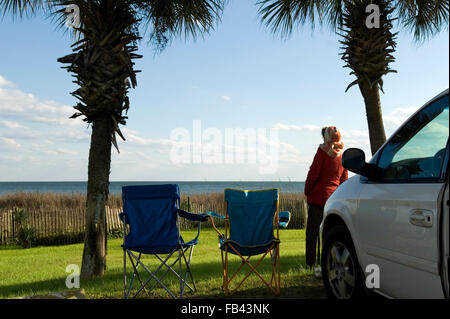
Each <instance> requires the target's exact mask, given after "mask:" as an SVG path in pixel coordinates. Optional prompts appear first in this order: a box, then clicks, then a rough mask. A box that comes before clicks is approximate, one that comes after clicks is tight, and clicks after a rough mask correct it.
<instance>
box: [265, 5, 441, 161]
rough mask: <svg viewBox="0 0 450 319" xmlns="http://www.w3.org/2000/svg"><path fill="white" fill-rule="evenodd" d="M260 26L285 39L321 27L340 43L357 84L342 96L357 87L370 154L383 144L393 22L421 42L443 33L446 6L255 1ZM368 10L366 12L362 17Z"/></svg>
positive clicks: (394, 44) (352, 84)
mask: <svg viewBox="0 0 450 319" xmlns="http://www.w3.org/2000/svg"><path fill="white" fill-rule="evenodd" d="M370 4H375V5H377V6H378V7H377V8H378V9H379V16H378V17H379V25H377V26H376V27H372V23H369V24H367V23H366V22H367V20H368V19H369V22H373V21H371V20H370V19H372V18H373V17H372V16H371V15H372V13H373V11H371V10H367V8H368V6H369V5H370ZM257 5H258V6H259V12H258V13H259V14H260V16H261V21H262V22H263V23H264V24H265V25H266V26H267V27H268V28H269V29H271V30H272V32H273V33H280V34H281V36H282V37H287V36H289V35H290V34H291V33H292V30H293V28H294V27H295V26H297V25H303V24H304V23H305V22H310V23H311V24H312V26H313V27H314V25H315V23H316V22H319V24H322V23H323V22H326V23H327V24H328V26H329V27H330V28H331V29H332V31H333V32H337V33H338V34H339V35H340V36H341V37H342V41H339V42H340V43H341V44H342V47H341V49H342V50H343V52H342V53H341V55H342V59H343V60H344V62H345V63H346V64H345V67H348V68H350V69H351V70H352V72H351V73H350V74H351V75H354V76H355V77H356V80H355V81H353V82H352V83H350V85H349V86H348V87H347V89H346V91H347V90H348V89H349V88H350V87H352V86H354V85H358V86H359V89H360V91H361V94H362V96H363V98H364V103H365V106H366V115H367V122H368V128H369V139H370V145H371V151H372V154H374V153H375V152H376V151H377V150H378V149H379V147H380V146H381V145H382V144H383V143H384V142H385V140H386V136H385V132H384V126H383V119H382V112H381V103H380V93H379V91H380V90H381V91H382V92H383V76H384V75H386V74H388V73H391V72H396V71H395V70H392V69H391V68H390V67H389V64H390V63H391V62H393V61H394V60H395V59H394V57H393V55H392V54H393V53H394V52H395V48H396V42H395V40H396V35H397V33H393V31H392V30H393V22H394V21H395V20H398V23H399V25H400V27H402V28H404V29H406V30H408V31H409V32H412V33H413V35H414V39H415V40H416V41H417V42H421V41H423V40H426V39H427V38H430V37H432V36H434V35H435V34H437V33H439V32H440V31H441V30H442V29H443V28H444V27H445V26H447V28H448V19H449V0H391V1H390V0H259V1H257ZM366 10H367V11H366Z"/></svg>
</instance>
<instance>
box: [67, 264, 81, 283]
mask: <svg viewBox="0 0 450 319" xmlns="http://www.w3.org/2000/svg"><path fill="white" fill-rule="evenodd" d="M66 272H68V273H70V275H69V276H67V277H66V287H67V288H69V289H72V288H77V289H78V288H80V267H78V265H75V264H70V265H67V267H66Z"/></svg>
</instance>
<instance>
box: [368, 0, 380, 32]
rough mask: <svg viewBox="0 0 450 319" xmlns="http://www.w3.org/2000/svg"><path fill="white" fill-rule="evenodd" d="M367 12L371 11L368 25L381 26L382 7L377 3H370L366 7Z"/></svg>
mask: <svg viewBox="0 0 450 319" xmlns="http://www.w3.org/2000/svg"><path fill="white" fill-rule="evenodd" d="M366 13H370V14H369V15H368V16H367V18H366V27H367V28H368V29H373V28H377V29H378V28H380V7H379V6H378V5H376V4H369V5H368V6H367V7H366Z"/></svg>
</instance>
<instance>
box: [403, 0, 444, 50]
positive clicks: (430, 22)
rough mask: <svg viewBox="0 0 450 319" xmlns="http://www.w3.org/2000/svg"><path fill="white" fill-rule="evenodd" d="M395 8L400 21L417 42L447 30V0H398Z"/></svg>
mask: <svg viewBox="0 0 450 319" xmlns="http://www.w3.org/2000/svg"><path fill="white" fill-rule="evenodd" d="M396 8H397V10H396V11H397V12H396V13H397V15H398V17H399V21H400V23H401V24H402V26H403V27H405V28H406V29H408V30H410V31H411V32H412V33H413V35H414V39H415V40H416V41H418V42H423V41H424V40H427V39H429V38H431V37H433V36H435V35H436V34H437V33H439V32H441V31H442V29H444V28H446V29H447V30H448V23H449V0H433V1H430V0H398V1H397V5H396Z"/></svg>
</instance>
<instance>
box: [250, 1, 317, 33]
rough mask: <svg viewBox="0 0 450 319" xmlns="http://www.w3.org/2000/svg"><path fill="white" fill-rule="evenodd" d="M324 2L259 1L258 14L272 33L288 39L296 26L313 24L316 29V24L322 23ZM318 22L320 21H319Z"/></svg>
mask: <svg viewBox="0 0 450 319" xmlns="http://www.w3.org/2000/svg"><path fill="white" fill-rule="evenodd" d="M324 2H325V1H323V0H259V1H257V3H256V5H257V6H259V9H258V14H259V15H260V16H261V22H262V23H263V24H265V25H266V27H268V28H269V29H270V30H271V31H272V33H279V34H280V35H281V37H288V36H289V35H290V34H291V33H292V30H293V29H294V27H295V26H296V25H303V24H305V23H306V22H310V23H311V27H312V28H314V25H315V23H316V22H319V23H320V24H321V23H322V14H323V12H322V10H323V7H324ZM317 20H318V21H317Z"/></svg>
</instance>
